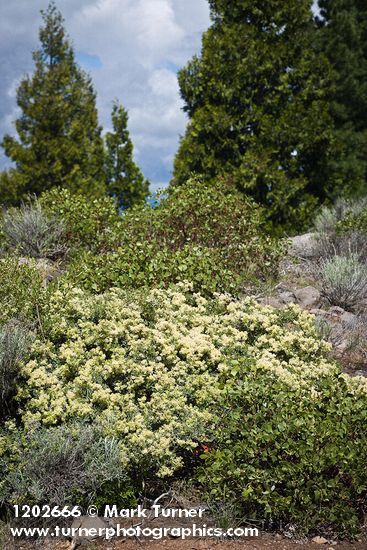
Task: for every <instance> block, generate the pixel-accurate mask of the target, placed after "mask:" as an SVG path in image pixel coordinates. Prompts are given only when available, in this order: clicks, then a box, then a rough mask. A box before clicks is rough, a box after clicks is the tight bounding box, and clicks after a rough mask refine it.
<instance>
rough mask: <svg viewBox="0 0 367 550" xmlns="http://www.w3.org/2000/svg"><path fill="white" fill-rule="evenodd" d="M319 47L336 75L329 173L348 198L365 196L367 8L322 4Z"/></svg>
mask: <svg viewBox="0 0 367 550" xmlns="http://www.w3.org/2000/svg"><path fill="white" fill-rule="evenodd" d="M319 7H320V18H319V26H320V32H319V37H320V45H321V49H322V51H323V52H324V53H325V54H326V55H327V57H328V59H329V61H330V63H331V65H332V67H333V69H334V75H335V82H336V86H335V91H334V94H333V95H332V101H331V112H332V116H333V119H334V122H335V127H336V132H335V141H336V143H337V144H338V149H339V156H338V157H337V158H336V159H331V161H330V162H329V169H330V170H331V172H333V173H334V174H335V175H336V176H337V177H338V178H339V179H340V180H341V181H344V185H343V191H344V194H347V195H353V194H366V193H367V183H366V180H367V3H366V2H365V0H319Z"/></svg>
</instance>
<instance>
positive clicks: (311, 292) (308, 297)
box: [294, 286, 321, 309]
mask: <svg viewBox="0 0 367 550" xmlns="http://www.w3.org/2000/svg"><path fill="white" fill-rule="evenodd" d="M294 295H295V297H296V298H297V302H298V303H299V305H300V306H301V307H303V308H306V309H315V308H316V307H317V306H318V305H320V302H321V293H320V291H319V290H317V288H314V287H313V286H306V287H305V288H300V289H298V290H296V291H295V293H294Z"/></svg>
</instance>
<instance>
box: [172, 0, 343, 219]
mask: <svg viewBox="0 0 367 550" xmlns="http://www.w3.org/2000/svg"><path fill="white" fill-rule="evenodd" d="M209 3H210V7H211V17H212V25H211V27H210V28H209V30H208V31H207V32H206V33H205V34H204V37H203V43H202V52H201V56H200V57H195V58H194V59H193V60H192V61H191V62H189V64H188V65H187V66H186V67H185V68H184V69H183V70H181V72H180V73H179V84H180V90H181V95H182V98H183V99H184V102H185V110H186V112H187V113H188V115H189V117H190V121H189V124H188V128H187V131H186V135H185V136H184V137H183V138H182V140H181V144H180V148H179V151H178V154H177V157H176V159H175V170H174V183H176V184H181V183H183V182H184V181H185V180H186V179H187V178H188V177H189V176H190V174H191V173H193V172H194V173H197V174H199V175H200V176H201V177H202V178H204V179H206V180H208V181H210V180H211V179H213V178H216V177H218V176H221V175H225V176H227V177H228V176H229V177H230V178H232V179H233V180H234V181H235V183H236V184H237V185H238V187H240V188H241V189H242V190H243V191H244V192H245V193H247V194H249V195H251V196H253V197H254V198H255V199H256V200H257V201H258V202H259V203H262V204H264V205H266V206H267V208H268V211H269V214H270V216H271V218H272V219H273V220H274V221H275V222H277V223H283V224H284V223H288V224H290V225H297V224H298V225H302V223H303V222H304V221H305V219H306V217H307V215H308V214H309V212H310V211H311V210H312V209H313V208H314V207H315V205H316V204H317V202H318V201H320V200H324V198H325V197H329V196H331V195H333V193H335V191H336V190H335V188H334V185H335V182H333V181H325V177H324V175H325V174H324V160H325V158H326V157H328V156H330V155H332V154H333V150H332V143H331V139H332V121H331V118H330V115H329V108H328V93H329V91H330V86H331V71H330V67H329V64H328V62H327V60H326V58H325V57H324V56H322V55H320V54H318V53H317V52H315V49H314V47H313V44H314V39H315V24H314V19H313V15H312V11H311V2H310V0H267V1H266V2H264V1H263V0H233V1H232V2H228V1H226V0H210V1H209Z"/></svg>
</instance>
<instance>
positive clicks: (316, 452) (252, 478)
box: [197, 304, 367, 538]
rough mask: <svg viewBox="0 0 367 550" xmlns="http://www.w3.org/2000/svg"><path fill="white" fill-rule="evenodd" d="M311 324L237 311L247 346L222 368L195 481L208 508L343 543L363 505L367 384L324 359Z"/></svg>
mask: <svg viewBox="0 0 367 550" xmlns="http://www.w3.org/2000/svg"><path fill="white" fill-rule="evenodd" d="M233 307H234V309H235V310H237V311H238V312H240V311H241V305H240V304H236V305H235V306H233ZM312 325H313V320H312V317H311V316H309V315H308V314H305V313H302V314H300V312H299V311H297V308H295V307H293V306H291V307H289V308H288V309H285V310H283V311H274V310H273V311H270V310H269V308H267V309H262V310H260V309H259V308H255V311H254V309H253V310H252V312H251V313H249V312H247V313H245V314H244V313H243V312H241V314H240V316H239V319H238V324H237V327H238V328H240V330H245V331H246V333H247V339H246V345H245V346H243V347H242V348H240V349H239V348H238V349H237V353H235V354H232V355H231V357H230V359H229V360H228V363H227V365H226V367H225V368H224V369H223V370H222V374H221V376H220V380H219V386H220V388H221V389H222V393H221V395H220V397H219V399H218V400H217V401H216V403H215V404H214V407H213V408H212V409H211V412H212V413H213V414H214V415H215V420H214V424H215V426H216V432H215V437H214V438H213V440H212V441H211V442H208V447H209V452H206V453H203V454H202V457H201V458H202V459H203V466H202V467H201V468H200V469H199V473H198V476H197V477H198V480H199V481H200V483H201V487H202V490H203V491H204V493H205V497H204V498H207V500H208V502H209V503H210V505H211V506H212V507H213V508H214V509H215V508H216V507H218V506H219V508H220V507H221V506H222V505H223V502H229V503H230V504H231V503H232V504H233V503H235V509H236V510H235V511H236V516H237V517H241V518H246V519H248V518H251V521H252V522H254V523H255V524H256V522H259V524H264V520H265V524H267V525H268V527H272V528H274V527H276V528H285V527H287V526H289V524H292V529H293V532H294V533H295V534H297V533H298V534H305V533H310V532H311V533H320V532H322V533H324V534H329V535H330V534H331V533H332V534H333V535H335V534H337V535H339V536H341V537H346V538H348V537H351V536H353V535H355V534H356V533H358V531H359V529H360V526H361V525H363V521H364V513H365V509H366V504H367V473H366V468H365V458H364V457H365V456H366V452H367V436H366V430H365V426H366V422H367V380H366V379H365V378H361V377H356V378H350V377H349V376H348V375H346V374H341V373H340V371H339V368H338V367H337V366H335V365H334V366H333V365H331V364H328V363H327V362H326V361H325V360H323V359H322V356H323V355H324V354H325V351H326V348H325V344H323V343H322V342H320V341H318V339H317V338H315V334H314V330H315V328H314V327H313V326H312ZM254 358H256V360H255V361H254Z"/></svg>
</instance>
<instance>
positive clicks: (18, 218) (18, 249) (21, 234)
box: [2, 199, 67, 259]
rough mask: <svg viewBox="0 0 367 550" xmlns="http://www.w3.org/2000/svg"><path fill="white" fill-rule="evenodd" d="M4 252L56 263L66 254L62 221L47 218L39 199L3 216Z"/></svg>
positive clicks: (6, 212)
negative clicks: (52, 260)
mask: <svg viewBox="0 0 367 550" xmlns="http://www.w3.org/2000/svg"><path fill="white" fill-rule="evenodd" d="M2 234H3V241H4V244H5V248H6V249H8V250H10V251H14V252H15V253H17V254H18V255H20V256H30V257H32V258H49V259H57V258H59V257H62V256H64V255H65V253H66V251H67V245H66V232H65V226H64V223H63V220H61V219H57V218H56V217H55V216H52V215H49V214H46V212H45V211H44V210H43V208H42V206H41V204H40V203H39V201H38V200H37V199H33V200H31V201H30V202H29V203H24V204H22V206H20V207H19V208H11V209H9V210H7V211H5V212H4V213H3V216H2Z"/></svg>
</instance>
